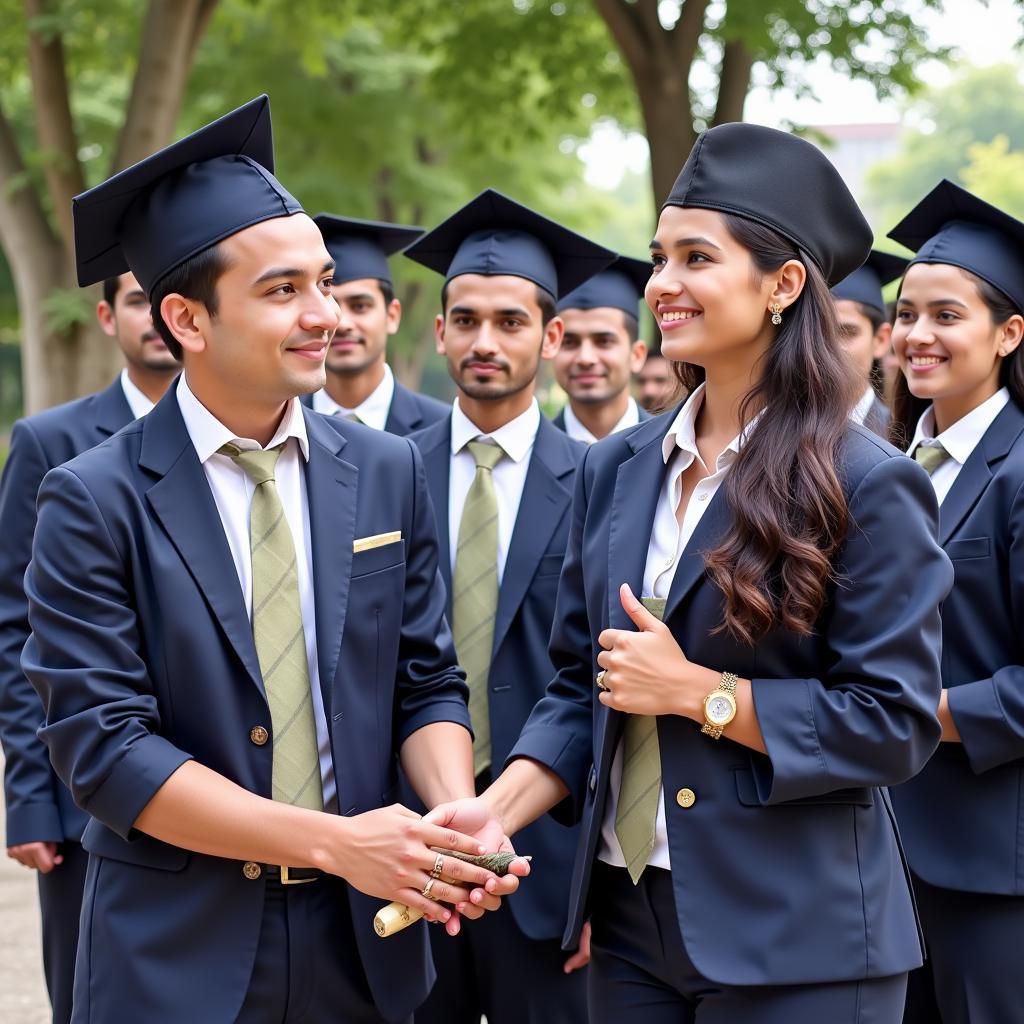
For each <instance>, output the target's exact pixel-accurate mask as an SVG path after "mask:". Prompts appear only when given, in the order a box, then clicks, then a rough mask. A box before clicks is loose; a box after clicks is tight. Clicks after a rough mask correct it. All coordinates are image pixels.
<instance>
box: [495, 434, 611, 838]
mask: <svg viewBox="0 0 1024 1024" xmlns="http://www.w3.org/2000/svg"><path fill="white" fill-rule="evenodd" d="M590 450H591V449H588V452H587V453H585V454H584V456H583V461H582V462H581V463H580V467H579V469H578V470H577V472H576V485H575V495H574V497H573V503H572V522H571V524H570V527H569V540H568V545H567V547H566V553H565V561H564V562H563V563H562V575H561V578H560V579H559V581H558V598H557V600H556V602H555V620H554V624H553V627H552V633H551V643H550V645H549V647H548V653H549V655H550V657H551V663H552V665H553V666H554V668H555V677H554V679H552V681H551V683H550V684H549V685H548V688H547V692H546V693H545V694H544V696H543V698H541V700H540V701H539V702H538V703H537V705H536V706H535V707H534V709H533V711H532V712H531V714H530V717H529V718H528V719H527V720H526V724H525V725H524V726H523V729H522V732H521V733H520V734H519V739H518V740H517V741H516V744H515V746H514V747H513V748H512V751H511V753H510V754H509V756H508V759H507V761H506V763H508V761H513V760H515V759H516V758H520V757H526V758H529V759H530V760H533V761H537V762H539V763H540V764H542V765H544V766H545V767H547V768H549V769H550V770H551V771H553V772H554V773H555V774H556V775H557V776H558V777H559V778H560V779H561V780H562V782H563V783H565V785H566V787H567V788H568V790H569V795H568V796H567V797H566V798H565V800H563V801H562V802H561V803H560V804H558V805H557V806H556V807H554V808H552V810H551V815H552V817H554V818H555V820H556V821H559V822H561V823H562V824H564V825H573V824H575V823H576V822H578V821H579V820H580V817H581V815H582V813H583V804H584V798H585V796H586V783H587V774H588V771H589V768H590V764H591V760H592V756H593V716H594V667H593V663H592V662H591V661H590V660H589V658H588V657H587V656H586V655H587V653H589V652H591V651H592V649H593V639H592V635H591V629H590V620H589V617H588V615H587V603H586V594H585V591H584V588H583V524H584V522H585V521H586V517H587V501H588V493H589V483H590V482H588V480H587V476H588V466H587V455H588V454H589V451H590ZM581 653H582V654H583V657H581Z"/></svg>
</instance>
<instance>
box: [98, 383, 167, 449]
mask: <svg viewBox="0 0 1024 1024" xmlns="http://www.w3.org/2000/svg"><path fill="white" fill-rule="evenodd" d="M173 389H174V385H173V384H172V385H171V388H170V390H173ZM93 409H94V411H95V414H96V420H95V422H96V429H97V430H98V431H100V433H103V434H116V433H117V432H118V431H119V430H120V429H121V428H122V427H126V426H128V424H129V423H131V422H132V420H134V419H135V416H134V414H133V413H132V407H131V406H130V405H129V404H128V399H127V398H125V395H124V388H123V387H121V375H120V374H118V375H117V376H116V377H115V378H114V382H113V384H111V385H109V386H108V387H106V388H104V389H103V390H102V391H100V392H99V393H98V394H97V395H96V402H95V405H94V406H93Z"/></svg>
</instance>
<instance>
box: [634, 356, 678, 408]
mask: <svg viewBox="0 0 1024 1024" xmlns="http://www.w3.org/2000/svg"><path fill="white" fill-rule="evenodd" d="M675 387H676V382H675V378H674V377H673V376H672V372H671V371H670V370H669V366H668V360H666V359H664V358H663V357H662V356H659V355H650V356H648V357H647V362H645V363H644V365H643V366H642V367H641V368H640V370H639V371H638V373H637V375H636V400H637V401H638V402H639V403H640V404H641V405H642V406H643V408H644V409H645V410H646V411H647V412H657V411H658V410H659V409H661V408H662V407H663V406H665V405H666V404H667V403H668V401H669V399H670V398H671V396H672V392H673V391H675Z"/></svg>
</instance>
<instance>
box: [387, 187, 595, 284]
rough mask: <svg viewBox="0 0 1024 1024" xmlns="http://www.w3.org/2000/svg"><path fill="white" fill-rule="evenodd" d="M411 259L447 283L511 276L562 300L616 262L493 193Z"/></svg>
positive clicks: (425, 240)
mask: <svg viewBox="0 0 1024 1024" xmlns="http://www.w3.org/2000/svg"><path fill="white" fill-rule="evenodd" d="M405 255H406V256H408V257H409V258H410V259H413V260H415V261H416V262H417V263H422V264H423V265H424V266H425V267H430V269H431V270H436V271H437V272H438V273H439V274H444V275H445V280H446V281H450V280H451V279H452V278H453V277H458V276H459V275H460V274H486V275H488V276H492V277H493V276H496V275H499V274H509V275H511V276H513V277H524V278H526V280H527V281H532V282H533V283H534V284H537V285H540V287H541V288H544V289H545V290H546V291H548V292H550V293H551V294H552V295H553V296H554V297H555V298H556V299H557V298H558V297H559V296H562V295H565V294H567V293H568V292H570V291H572V289H573V288H575V287H576V286H577V285H580V284H582V283H583V282H584V281H586V280H587V278H588V277H592V276H593V275H594V274H596V273H597V272H598V271H599V270H603V269H604V268H605V267H607V266H608V264H609V263H611V262H612V260H614V259H615V253H614V252H612V251H611V249H605V248H604V247H603V246H600V245H596V244H595V243H593V242H591V241H590V240H589V239H586V238H584V237H583V236H582V235H577V234H576V232H575V231H570V230H569V229H568V228H563V227H562V225H561V224H556V223H555V222H554V221H553V220H548V218H547V217H544V216H542V215H541V214H539V213H535V212H534V211H533V210H531V209H529V207H526V206H523V205H522V204H520V203H517V202H516V201H515V200H513V199H509V198H508V196H504V195H502V194H501V193H500V192H495V191H494V189H490V188H489V189H486V190H485V191H483V192H481V193H480V195H478V196H477V197H476V198H475V199H471V200H470V201H469V202H468V203H467V204H466V205H465V206H463V207H462V209H461V210H456V211H455V213H453V214H452V215H451V216H450V217H449V218H448V219H447V220H446V221H443V222H442V223H441V224H439V225H438V226H437V227H436V228H434V230H433V231H428V232H427V233H426V234H425V235H424V236H423V237H422V238H421V239H420V240H419V241H418V242H413V244H412V245H411V246H409V248H408V249H406V250H405Z"/></svg>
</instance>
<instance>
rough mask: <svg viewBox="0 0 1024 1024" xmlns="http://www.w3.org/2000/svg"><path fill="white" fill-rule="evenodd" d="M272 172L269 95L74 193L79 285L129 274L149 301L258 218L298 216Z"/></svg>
mask: <svg viewBox="0 0 1024 1024" xmlns="http://www.w3.org/2000/svg"><path fill="white" fill-rule="evenodd" d="M273 169H274V142H273V136H272V133H271V128H270V100H269V99H268V98H267V96H266V95H263V96H258V97H257V98H256V99H254V100H250V101H249V102H248V103H246V104H245V106H242V107H239V108H238V109H237V110H233V111H232V112H231V113H230V114H225V115H224V116H223V117H221V118H219V119H218V120H216V121H214V122H213V123H212V124H208V125H207V126H206V127H205V128H200V129H199V131H197V132H193V133H192V134H191V135H188V136H186V137H185V138H184V139H181V140H180V141H179V142H175V143H174V144H173V145H170V146H168V147H167V148H166V149H161V150H160V151H159V152H157V153H154V154H153V155H152V156H148V157H146V158H145V159H144V160H140V161H139V162H138V163H137V164H133V165H132V166H131V167H128V168H126V169H125V170H123V171H121V172H120V173H118V174H115V175H114V176H113V177H112V178H108V179H107V180H106V181H105V182H103V184H102V185H97V186H96V187H95V188H91V189H89V191H88V192H83V193H82V194H81V195H80V196H76V197H75V198H74V200H73V202H72V204H71V212H72V217H73V220H74V226H75V259H76V262H77V266H78V283H79V284H80V285H83V286H84V285H87V284H93V283H94V282H96V281H102V280H103V279H104V278H108V277H117V276H118V275H119V274H123V273H125V272H126V271H128V270H131V272H132V273H133V274H134V275H135V276H136V278H138V281H139V284H140V285H142V288H143V289H144V290H145V292H146V294H147V295H151V294H152V292H153V288H154V286H155V285H156V284H157V282H159V281H160V279H161V278H162V277H164V276H165V275H166V274H168V273H169V272H170V271H172V270H173V269H174V268H175V267H178V266H180V265H181V264H182V263H184V262H185V260H187V259H189V258H191V257H192V256H196V255H198V254H199V253H201V252H202V251H203V250H204V249H209V248H210V246H212V245H216V244H217V243H218V242H220V241H222V240H223V239H225V238H227V237H229V236H230V235H233V234H235V233H237V232H239V231H241V230H242V229H243V228H247V227H249V226H251V225H253V224H258V223H259V222H260V221H264V220H270V219H271V218H273V217H287V216H290V215H291V214H293V213H301V212H302V207H301V206H300V205H299V203H298V201H297V200H296V199H295V198H294V197H292V196H291V195H289V193H288V192H286V191H285V189H284V188H283V187H282V186H281V183H280V182H279V181H278V180H277V178H275V177H274V175H273Z"/></svg>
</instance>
